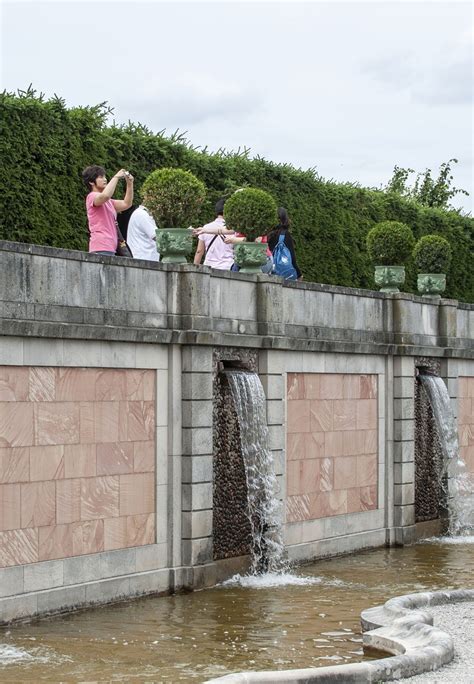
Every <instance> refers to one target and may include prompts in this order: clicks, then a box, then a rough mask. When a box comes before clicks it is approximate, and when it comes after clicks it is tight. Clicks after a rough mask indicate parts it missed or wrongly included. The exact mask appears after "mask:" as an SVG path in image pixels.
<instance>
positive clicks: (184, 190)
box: [141, 168, 206, 228]
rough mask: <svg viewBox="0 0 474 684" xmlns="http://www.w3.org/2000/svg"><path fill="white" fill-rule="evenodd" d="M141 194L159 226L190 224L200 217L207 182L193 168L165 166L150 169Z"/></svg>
mask: <svg viewBox="0 0 474 684" xmlns="http://www.w3.org/2000/svg"><path fill="white" fill-rule="evenodd" d="M141 194H142V197H143V204H144V205H145V207H146V208H147V209H148V210H149V211H150V212H151V214H152V215H153V218H154V219H155V221H156V223H157V225H158V226H159V227H160V228H187V227H188V225H189V224H190V223H192V222H193V221H196V220H197V218H198V217H199V211H200V209H201V205H202V203H203V201H204V198H205V197H206V186H205V185H204V183H203V182H202V181H200V180H199V179H198V178H196V176H195V175H194V174H193V173H191V172H190V171H184V170H183V169H169V168H165V169H157V170H156V171H153V172H152V173H150V175H149V176H148V177H147V178H146V179H145V182H144V183H143V186H142V190H141Z"/></svg>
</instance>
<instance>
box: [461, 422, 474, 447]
mask: <svg viewBox="0 0 474 684" xmlns="http://www.w3.org/2000/svg"><path fill="white" fill-rule="evenodd" d="M472 444H474V425H460V426H459V446H471V445H472Z"/></svg>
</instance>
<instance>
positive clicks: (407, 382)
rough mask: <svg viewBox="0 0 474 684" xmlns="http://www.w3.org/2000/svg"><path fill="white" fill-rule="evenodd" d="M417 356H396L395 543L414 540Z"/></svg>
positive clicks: (394, 386) (394, 443) (394, 361)
mask: <svg viewBox="0 0 474 684" xmlns="http://www.w3.org/2000/svg"><path fill="white" fill-rule="evenodd" d="M414 416H415V360H414V358H413V357H408V356H395V357H394V359H393V524H394V532H395V539H394V541H395V543H396V544H407V543H410V542H412V541H414V540H415V458H414V455H415V443H414V434H415V418H414Z"/></svg>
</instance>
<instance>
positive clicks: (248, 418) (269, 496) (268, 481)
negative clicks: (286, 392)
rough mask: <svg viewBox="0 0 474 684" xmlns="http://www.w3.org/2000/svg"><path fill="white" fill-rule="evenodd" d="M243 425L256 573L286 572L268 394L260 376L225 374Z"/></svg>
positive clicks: (239, 373) (253, 563) (254, 572)
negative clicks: (270, 439)
mask: <svg viewBox="0 0 474 684" xmlns="http://www.w3.org/2000/svg"><path fill="white" fill-rule="evenodd" d="M225 374H226V376H227V379H228V381H229V386H230V390H231V394H232V399H233V401H234V405H235V409H236V413H237V418H238V421H239V426H240V440H241V449H242V458H243V462H244V469H245V477H246V481H247V491H248V510H247V515H248V518H249V521H250V528H251V535H252V540H251V556H252V567H251V572H252V574H257V573H261V572H283V571H284V570H285V569H286V563H285V560H284V545H283V536H282V506H281V502H280V501H279V500H278V497H277V485H278V483H277V479H276V476H275V471H274V465H273V457H272V454H271V451H270V449H269V447H268V438H269V436H268V427H267V419H266V403H265V393H264V391H263V387H262V383H261V382H260V378H259V377H258V375H257V374H256V373H252V372H250V371H242V370H227V371H225Z"/></svg>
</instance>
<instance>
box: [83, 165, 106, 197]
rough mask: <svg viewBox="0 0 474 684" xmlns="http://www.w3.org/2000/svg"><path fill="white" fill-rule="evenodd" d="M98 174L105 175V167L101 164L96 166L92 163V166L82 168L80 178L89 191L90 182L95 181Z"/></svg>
mask: <svg viewBox="0 0 474 684" xmlns="http://www.w3.org/2000/svg"><path fill="white" fill-rule="evenodd" d="M99 176H105V169H104V167H103V166H97V164H94V165H93V166H88V167H87V168H86V169H84V171H83V172H82V180H83V181H84V185H85V186H86V188H87V189H88V190H89V191H90V189H91V185H90V184H91V183H95V182H96V180H97V178H98V177H99Z"/></svg>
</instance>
